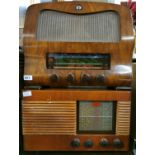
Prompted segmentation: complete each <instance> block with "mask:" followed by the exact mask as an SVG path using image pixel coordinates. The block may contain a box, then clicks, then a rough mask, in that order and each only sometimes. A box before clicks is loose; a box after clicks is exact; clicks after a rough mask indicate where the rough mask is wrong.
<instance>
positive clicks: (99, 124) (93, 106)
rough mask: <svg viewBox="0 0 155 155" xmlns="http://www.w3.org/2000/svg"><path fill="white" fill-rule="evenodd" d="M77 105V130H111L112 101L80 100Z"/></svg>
mask: <svg viewBox="0 0 155 155" xmlns="http://www.w3.org/2000/svg"><path fill="white" fill-rule="evenodd" d="M78 106H79V108H78V110H79V118H78V120H79V124H78V130H79V132H111V133H112V132H113V129H114V118H115V108H114V102H110V101H105V102H101V101H99V102H98V101H80V102H79V105H78Z"/></svg>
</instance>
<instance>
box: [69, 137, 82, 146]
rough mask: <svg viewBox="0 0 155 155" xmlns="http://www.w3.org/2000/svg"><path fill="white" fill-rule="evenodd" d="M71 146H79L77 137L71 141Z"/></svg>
mask: <svg viewBox="0 0 155 155" xmlns="http://www.w3.org/2000/svg"><path fill="white" fill-rule="evenodd" d="M71 146H72V147H79V146H80V139H79V138H74V139H73V140H72V141H71Z"/></svg>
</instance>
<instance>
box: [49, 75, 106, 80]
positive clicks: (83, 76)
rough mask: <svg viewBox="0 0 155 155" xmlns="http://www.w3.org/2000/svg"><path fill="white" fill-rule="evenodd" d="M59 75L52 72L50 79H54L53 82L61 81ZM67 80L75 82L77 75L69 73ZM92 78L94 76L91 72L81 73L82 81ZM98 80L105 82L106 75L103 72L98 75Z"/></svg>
mask: <svg viewBox="0 0 155 155" xmlns="http://www.w3.org/2000/svg"><path fill="white" fill-rule="evenodd" d="M59 78H60V77H59V75H57V74H52V75H51V77H50V79H51V80H52V81H53V82H58V81H59ZM66 80H67V81H68V82H74V81H75V76H74V74H68V75H67V77H66ZM91 80H92V77H91V75H90V74H82V75H81V81H82V82H90V81H91ZM96 80H97V81H98V82H103V81H104V75H103V74H100V75H98V76H97V77H96Z"/></svg>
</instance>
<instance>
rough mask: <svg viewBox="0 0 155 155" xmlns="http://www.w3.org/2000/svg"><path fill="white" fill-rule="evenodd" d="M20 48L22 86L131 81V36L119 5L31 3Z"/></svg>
mask: <svg viewBox="0 0 155 155" xmlns="http://www.w3.org/2000/svg"><path fill="white" fill-rule="evenodd" d="M23 46H24V55H25V68H24V80H25V84H26V85H41V86H52V87H68V86H90V85H91V86H109V87H115V86H130V84H131V80H132V64H131V62H132V51H133V47H134V35H133V26H132V19H131V14H130V11H129V10H128V9H127V8H126V7H124V6H119V5H116V4H108V3H96V2H79V1H78V2H77V1H76V2H75V1H74V2H61V3H60V2H53V3H43V4H35V5H32V6H30V7H29V8H28V10H27V13H26V19H25V26H24V42H23Z"/></svg>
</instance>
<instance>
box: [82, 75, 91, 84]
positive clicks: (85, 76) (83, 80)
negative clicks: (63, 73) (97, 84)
mask: <svg viewBox="0 0 155 155" xmlns="http://www.w3.org/2000/svg"><path fill="white" fill-rule="evenodd" d="M81 81H82V82H90V81H91V76H90V75H89V74H83V75H82V77H81Z"/></svg>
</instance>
